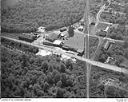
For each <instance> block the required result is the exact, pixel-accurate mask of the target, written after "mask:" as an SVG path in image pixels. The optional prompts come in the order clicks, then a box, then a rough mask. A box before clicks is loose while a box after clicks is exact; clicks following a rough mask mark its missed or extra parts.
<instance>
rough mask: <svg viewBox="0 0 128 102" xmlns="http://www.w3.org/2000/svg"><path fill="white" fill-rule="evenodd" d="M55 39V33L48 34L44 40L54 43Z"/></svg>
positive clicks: (56, 36)
mask: <svg viewBox="0 0 128 102" xmlns="http://www.w3.org/2000/svg"><path fill="white" fill-rule="evenodd" d="M57 38H58V35H57V34H55V33H50V34H48V36H47V37H46V40H49V41H52V42H53V41H55V40H57Z"/></svg>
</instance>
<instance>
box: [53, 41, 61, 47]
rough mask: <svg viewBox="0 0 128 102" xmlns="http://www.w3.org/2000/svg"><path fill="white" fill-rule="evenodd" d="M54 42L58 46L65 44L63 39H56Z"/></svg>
mask: <svg viewBox="0 0 128 102" xmlns="http://www.w3.org/2000/svg"><path fill="white" fill-rule="evenodd" d="M53 44H54V45H56V46H62V45H63V42H62V41H61V40H55V41H54V42H53Z"/></svg>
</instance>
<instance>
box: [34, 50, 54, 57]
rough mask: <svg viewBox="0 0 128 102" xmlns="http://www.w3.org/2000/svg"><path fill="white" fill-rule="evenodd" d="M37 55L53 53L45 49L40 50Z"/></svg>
mask: <svg viewBox="0 0 128 102" xmlns="http://www.w3.org/2000/svg"><path fill="white" fill-rule="evenodd" d="M36 55H40V56H48V55H52V53H51V52H49V51H45V50H39V52H38V53H37V54H36Z"/></svg>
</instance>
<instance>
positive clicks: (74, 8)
mask: <svg viewBox="0 0 128 102" xmlns="http://www.w3.org/2000/svg"><path fill="white" fill-rule="evenodd" d="M84 7H85V3H84V0H21V1H19V2H18V3H17V4H16V5H13V6H11V7H7V8H4V5H2V11H1V24H2V27H1V30H2V32H10V33H14V32H15V33H19V32H20V33H21V32H35V31H36V30H37V28H38V27H39V26H44V27H46V29H47V30H52V29H58V28H60V27H63V26H67V25H71V24H72V23H75V22H78V21H79V20H80V19H81V18H82V16H83V12H84Z"/></svg>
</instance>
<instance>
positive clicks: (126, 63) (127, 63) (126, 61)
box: [120, 59, 128, 68]
mask: <svg viewBox="0 0 128 102" xmlns="http://www.w3.org/2000/svg"><path fill="white" fill-rule="evenodd" d="M120 67H124V68H128V60H127V59H126V60H124V61H123V62H122V63H120Z"/></svg>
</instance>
